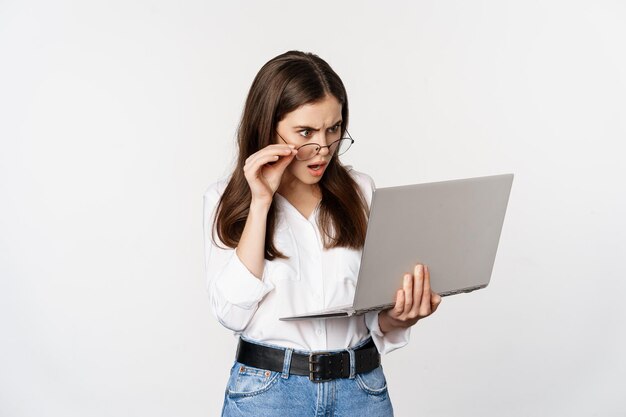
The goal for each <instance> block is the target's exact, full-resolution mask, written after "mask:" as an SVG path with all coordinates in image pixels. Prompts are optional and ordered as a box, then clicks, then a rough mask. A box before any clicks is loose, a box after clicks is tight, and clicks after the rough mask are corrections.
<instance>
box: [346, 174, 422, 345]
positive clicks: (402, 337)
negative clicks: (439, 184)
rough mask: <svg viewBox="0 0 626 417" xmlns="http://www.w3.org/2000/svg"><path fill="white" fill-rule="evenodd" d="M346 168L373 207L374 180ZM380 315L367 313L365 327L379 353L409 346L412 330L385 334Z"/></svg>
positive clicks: (408, 328) (397, 330)
mask: <svg viewBox="0 0 626 417" xmlns="http://www.w3.org/2000/svg"><path fill="white" fill-rule="evenodd" d="M346 168H347V169H348V170H349V171H350V173H351V174H352V176H353V178H354V179H355V180H356V182H357V183H358V184H359V186H360V187H361V190H362V191H363V193H364V197H365V200H366V201H367V205H368V206H370V207H371V205H372V196H373V194H374V190H375V189H376V185H375V184H374V180H373V179H372V177H370V176H369V175H367V174H364V173H361V172H357V171H354V170H352V169H351V167H346ZM378 314H379V312H378V311H370V312H368V313H365V325H366V326H367V328H368V329H369V331H370V335H371V336H372V340H374V344H375V345H376V347H377V348H378V351H379V352H380V353H381V354H383V355H385V354H387V353H389V352H392V351H394V350H396V349H398V348H401V347H403V346H405V345H407V344H408V343H409V337H410V335H411V328H410V327H407V328H405V329H395V330H391V331H389V332H387V333H383V332H382V331H381V330H380V326H379V325H378Z"/></svg>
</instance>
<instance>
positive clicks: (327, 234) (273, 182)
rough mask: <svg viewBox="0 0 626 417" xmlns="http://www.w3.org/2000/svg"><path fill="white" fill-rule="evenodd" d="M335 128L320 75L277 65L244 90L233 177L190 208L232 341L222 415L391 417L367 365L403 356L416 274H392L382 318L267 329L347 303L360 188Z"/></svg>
mask: <svg viewBox="0 0 626 417" xmlns="http://www.w3.org/2000/svg"><path fill="white" fill-rule="evenodd" d="M347 125H348V99H347V96H346V91H345V88H344V86H343V83H342V82H341V79H340V78H339V77H338V76H337V74H336V73H335V72H334V71H333V70H332V69H331V68H330V66H329V65H328V64H327V63H326V62H325V61H323V60H322V59H320V58H319V57H317V56H316V55H313V54H310V53H303V52H298V51H290V52H287V53H284V54H282V55H279V56H277V57H275V58H274V59H272V60H270V61H269V62H267V63H266V64H265V65H264V66H263V67H262V68H261V70H260V71H259V73H258V74H257V76H256V78H255V80H254V82H253V84H252V86H251V88H250V92H249V94H248V98H247V100H246V103H245V108H244V111H243V116H242V120H241V124H240V127H239V133H238V146H239V155H238V159H237V167H236V168H235V170H234V172H233V173H232V175H231V176H230V177H229V178H228V179H226V180H222V181H218V182H216V183H215V184H212V185H211V186H210V187H209V188H208V189H207V191H206V193H205V195H204V207H205V208H204V216H205V217H204V231H205V246H206V251H207V253H206V268H207V277H208V280H207V286H208V291H209V295H210V300H211V305H212V308H213V312H214V314H215V315H216V317H217V319H218V320H219V321H220V323H222V324H223V325H224V326H226V327H227V328H229V329H231V330H233V331H234V332H235V333H236V334H238V335H239V337H240V340H239V347H238V352H237V356H236V360H235V363H234V365H233V367H232V369H231V374H230V379H229V381H228V384H227V389H226V395H225V399H224V407H223V414H222V415H223V416H306V415H341V416H353V415H354V416H364V415H367V416H390V415H393V410H392V406H391V402H390V399H389V395H388V393H387V383H386V380H385V376H384V374H383V371H382V367H381V366H380V353H382V354H385V353H388V352H390V351H392V350H394V349H397V348H399V347H402V346H404V345H406V344H407V343H408V339H409V331H410V327H411V326H412V325H414V324H415V323H416V322H417V321H418V320H419V319H421V318H423V317H427V316H429V315H430V314H431V313H432V312H434V311H435V310H436V309H437V306H438V305H439V303H440V302H441V297H439V295H437V294H435V293H434V292H432V291H431V289H430V281H429V274H428V268H427V267H426V266H423V265H416V266H415V269H414V271H411V273H407V274H406V276H405V277H404V278H405V279H404V285H403V288H401V289H399V290H398V293H397V298H396V303H395V306H394V307H393V308H391V309H388V310H385V311H381V312H370V313H367V314H365V315H362V316H356V317H350V318H336V319H328V320H317V319H316V320H300V321H280V320H279V318H280V317H286V316H292V315H295V314H298V313H303V312H308V311H314V310H321V309H323V308H327V307H332V306H336V305H345V304H350V303H351V302H352V298H353V295H354V288H355V282H356V278H357V273H358V269H359V264H360V255H361V250H362V248H363V243H364V240H365V231H366V226H367V215H368V212H369V204H370V202H371V197H372V191H373V190H374V183H373V181H372V179H371V178H370V177H369V176H368V175H366V174H363V173H360V172H357V171H355V170H353V169H352V168H351V167H346V166H343V165H342V164H341V162H340V160H339V155H341V154H342V153H345V151H347V150H348V149H349V147H350V146H351V145H352V143H353V142H354V141H353V140H352V139H351V138H350V136H349V134H348V131H347V130H346V127H347ZM320 352H323V353H324V354H322V355H319V353H320ZM312 353H314V354H313V355H311V354H312Z"/></svg>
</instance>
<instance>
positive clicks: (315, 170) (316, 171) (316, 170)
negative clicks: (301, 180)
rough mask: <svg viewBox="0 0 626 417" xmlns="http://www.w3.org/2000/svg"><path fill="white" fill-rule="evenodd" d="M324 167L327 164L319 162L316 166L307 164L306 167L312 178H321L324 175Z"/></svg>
mask: <svg viewBox="0 0 626 417" xmlns="http://www.w3.org/2000/svg"><path fill="white" fill-rule="evenodd" d="M326 165H328V163H327V162H320V163H317V164H309V165H307V168H308V169H309V173H310V174H311V175H313V176H314V177H321V176H322V174H323V173H324V168H326Z"/></svg>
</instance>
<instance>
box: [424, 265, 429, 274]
mask: <svg viewBox="0 0 626 417" xmlns="http://www.w3.org/2000/svg"><path fill="white" fill-rule="evenodd" d="M424 272H426V273H428V265H424Z"/></svg>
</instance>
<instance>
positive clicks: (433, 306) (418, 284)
mask: <svg viewBox="0 0 626 417" xmlns="http://www.w3.org/2000/svg"><path fill="white" fill-rule="evenodd" d="M440 303H441V296H439V294H437V293H435V292H433V291H432V290H431V289H430V273H429V272H428V267H427V266H425V265H422V264H417V265H415V270H414V273H413V275H411V274H406V275H405V276H404V284H403V287H402V289H399V290H398V292H397V294H396V305H395V306H394V307H393V308H391V309H388V310H383V311H381V312H380V313H379V314H378V324H379V327H380V330H381V331H382V332H383V333H387V332H388V331H390V330H394V329H397V328H407V327H410V326H413V325H414V324H415V323H417V321H418V320H420V319H423V318H424V317H428V316H430V315H431V314H432V313H434V312H435V311H436V310H437V307H439V304H440Z"/></svg>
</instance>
